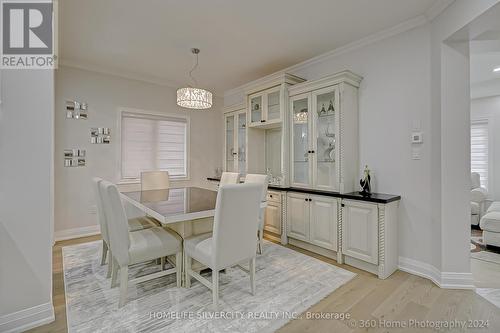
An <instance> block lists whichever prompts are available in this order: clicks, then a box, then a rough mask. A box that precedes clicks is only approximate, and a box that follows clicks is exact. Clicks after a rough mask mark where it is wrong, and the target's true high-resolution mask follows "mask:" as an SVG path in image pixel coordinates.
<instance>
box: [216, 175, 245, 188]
mask: <svg viewBox="0 0 500 333" xmlns="http://www.w3.org/2000/svg"><path fill="white" fill-rule="evenodd" d="M239 180H240V174H239V173H237V172H223V173H222V176H221V177H220V182H219V186H222V185H227V184H238V182H239Z"/></svg>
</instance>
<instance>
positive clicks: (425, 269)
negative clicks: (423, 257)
mask: <svg viewBox="0 0 500 333" xmlns="http://www.w3.org/2000/svg"><path fill="white" fill-rule="evenodd" d="M398 268H399V269H400V270H402V271H403V272H407V273H410V274H414V275H418V276H421V277H423V278H426V279H429V280H431V281H432V282H434V283H435V284H436V285H437V286H439V287H441V272H440V271H439V270H438V269H437V268H436V267H434V266H432V265H430V264H428V263H425V262H421V261H418V260H414V259H410V258H405V257H399V264H398Z"/></svg>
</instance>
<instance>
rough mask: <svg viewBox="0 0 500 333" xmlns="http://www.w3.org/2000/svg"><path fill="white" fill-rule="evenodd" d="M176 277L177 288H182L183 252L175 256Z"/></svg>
mask: <svg viewBox="0 0 500 333" xmlns="http://www.w3.org/2000/svg"><path fill="white" fill-rule="evenodd" d="M175 277H176V278H177V288H180V287H181V283H182V252H181V251H179V252H177V254H176V255H175Z"/></svg>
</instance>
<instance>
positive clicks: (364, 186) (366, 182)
mask: <svg viewBox="0 0 500 333" xmlns="http://www.w3.org/2000/svg"><path fill="white" fill-rule="evenodd" d="M370 181H371V177H370V169H368V165H365V171H364V177H363V179H360V180H359V185H361V191H360V192H359V194H361V195H363V196H370V195H371V194H372V188H371V185H370Z"/></svg>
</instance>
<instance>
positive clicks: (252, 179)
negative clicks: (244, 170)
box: [245, 173, 269, 254]
mask: <svg viewBox="0 0 500 333" xmlns="http://www.w3.org/2000/svg"><path fill="white" fill-rule="evenodd" d="M268 179H269V177H268V176H267V175H259V174H251V173H249V174H247V175H246V176H245V184H247V183H252V184H261V185H262V195H261V198H260V200H261V203H265V202H266V199H267V185H268V183H269V182H268ZM265 211H266V208H265V207H261V209H260V214H259V229H258V234H257V237H258V242H257V248H258V252H259V254H262V246H263V241H264V215H265Z"/></svg>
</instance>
